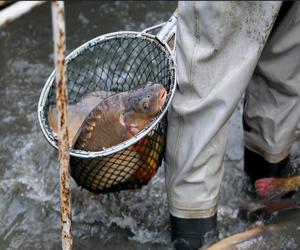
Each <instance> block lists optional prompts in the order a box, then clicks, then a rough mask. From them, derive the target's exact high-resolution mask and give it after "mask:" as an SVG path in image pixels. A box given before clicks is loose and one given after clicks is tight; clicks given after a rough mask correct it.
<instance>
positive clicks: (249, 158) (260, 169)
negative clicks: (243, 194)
mask: <svg viewBox="0 0 300 250" xmlns="http://www.w3.org/2000/svg"><path fill="white" fill-rule="evenodd" d="M289 161H290V157H289V156H287V157H286V158H284V159H283V160H281V161H279V162H276V163H271V162H268V161H267V160H265V158H263V157H262V156H261V155H259V154H257V153H255V152H253V151H251V150H249V149H248V148H246V147H245V148H244V170H245V172H246V174H247V175H248V176H249V177H250V179H251V181H253V182H255V181H256V180H258V179H261V178H266V177H280V176H281V174H282V172H283V170H284V169H285V167H286V166H287V165H288V163H289Z"/></svg>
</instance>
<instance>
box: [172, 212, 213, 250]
mask: <svg viewBox="0 0 300 250" xmlns="http://www.w3.org/2000/svg"><path fill="white" fill-rule="evenodd" d="M170 225H171V240H172V243H173V244H174V248H175V249H176V250H196V249H199V248H201V247H202V246H203V245H204V244H208V243H212V241H215V240H216V238H217V234H218V233H217V228H216V226H217V215H216V214H215V215H214V216H212V217H209V218H201V219H184V218H178V217H174V216H173V215H170Z"/></svg>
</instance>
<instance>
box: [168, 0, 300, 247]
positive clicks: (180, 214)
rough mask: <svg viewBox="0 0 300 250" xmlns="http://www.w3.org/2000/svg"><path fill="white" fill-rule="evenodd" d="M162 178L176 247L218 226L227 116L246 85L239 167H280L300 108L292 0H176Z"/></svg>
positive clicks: (298, 33)
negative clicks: (173, 81)
mask: <svg viewBox="0 0 300 250" xmlns="http://www.w3.org/2000/svg"><path fill="white" fill-rule="evenodd" d="M176 61H177V77H178V78H177V79H178V88H177V90H176V93H175V96H174V99H173V101H172V105H171V108H170V111H169V112H168V132H167V133H168V134H167V147H166V161H165V163H166V164H165V166H166V188H167V196H168V203H169V212H170V226H171V240H172V242H173V244H174V246H175V249H198V248H200V247H201V246H202V245H203V244H204V243H203V240H204V235H206V234H207V233H209V232H212V234H213V232H217V230H216V226H217V225H216V224H217V205H218V194H219V188H220V183H221V180H222V176H223V157H224V151H225V144H226V141H227V123H228V119H229V117H230V116H231V115H232V113H233V111H234V110H235V108H236V106H237V104H238V102H239V100H240V99H241V97H242V96H243V94H244V93H245V103H244V113H243V127H244V143H245V144H244V149H245V151H244V170H245V172H246V174H247V175H248V176H249V177H250V178H251V179H252V180H253V182H254V181H255V180H258V179H260V178H263V177H274V176H279V175H280V173H281V171H282V170H283V169H284V168H285V166H286V165H287V164H288V162H289V155H290V149H291V145H292V143H293V140H294V133H295V130H296V125H297V122H298V121H299V118H300V101H299V100H300V98H299V96H300V2H283V3H282V2H279V1H276V2H269V1H266V2H262V1H255V2H254V1H253V2H252V1H251V2H244V1H243V2H239V1H236V2H227V1H226V2H209V1H207V2H206V1H204V2H202V1H197V2H196V1H195V2H184V1H180V2H179V3H178V24H177V33H176Z"/></svg>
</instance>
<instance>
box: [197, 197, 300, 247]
mask: <svg viewBox="0 0 300 250" xmlns="http://www.w3.org/2000/svg"><path fill="white" fill-rule="evenodd" d="M261 209H263V210H264V211H266V212H267V213H268V214H272V216H271V217H270V219H269V220H268V223H267V224H262V225H261V223H258V224H256V223H254V224H252V226H251V228H250V229H249V230H247V231H244V232H240V233H237V234H234V235H231V236H228V237H227V238H225V239H221V240H220V241H218V242H216V243H214V244H212V245H209V246H208V245H206V246H204V247H202V248H201V250H204V249H205V250H234V249H236V250H238V249H285V248H282V247H283V246H282V245H281V246H279V245H278V242H277V241H278V238H280V237H282V238H287V237H290V236H293V237H295V238H296V239H299V218H300V216H299V215H300V206H299V202H297V201H294V200H285V199H281V200H276V201H269V200H265V201H259V202H258V203H257V207H256V208H253V207H252V208H250V211H249V213H256V212H259V213H260V212H261ZM272 244H273V246H272ZM295 247H296V246H295ZM286 249H290V248H289V247H286ZM293 249H299V246H298V248H293Z"/></svg>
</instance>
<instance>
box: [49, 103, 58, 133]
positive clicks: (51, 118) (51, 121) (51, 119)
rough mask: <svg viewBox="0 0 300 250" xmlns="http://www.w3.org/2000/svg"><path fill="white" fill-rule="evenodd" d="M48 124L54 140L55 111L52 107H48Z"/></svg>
mask: <svg viewBox="0 0 300 250" xmlns="http://www.w3.org/2000/svg"><path fill="white" fill-rule="evenodd" d="M48 122H49V126H50V128H51V130H52V134H53V136H54V137H55V138H56V137H57V133H58V124H57V111H56V108H55V107H54V106H50V107H49V110H48Z"/></svg>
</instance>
